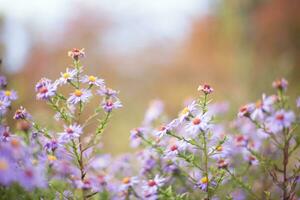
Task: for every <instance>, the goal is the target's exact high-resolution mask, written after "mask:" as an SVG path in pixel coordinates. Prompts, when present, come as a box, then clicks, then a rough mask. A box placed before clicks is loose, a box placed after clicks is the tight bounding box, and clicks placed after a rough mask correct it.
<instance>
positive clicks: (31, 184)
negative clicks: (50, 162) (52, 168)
mask: <svg viewBox="0 0 300 200" xmlns="http://www.w3.org/2000/svg"><path fill="white" fill-rule="evenodd" d="M45 169H46V168H45V166H43V165H40V164H38V165H36V166H33V165H30V166H26V167H25V169H23V170H22V171H21V172H20V175H19V177H18V182H19V183H20V184H21V186H22V187H24V188H25V189H27V190H29V191H31V190H33V189H34V188H45V187H46V186H47V181H46V178H45V174H46V172H45Z"/></svg>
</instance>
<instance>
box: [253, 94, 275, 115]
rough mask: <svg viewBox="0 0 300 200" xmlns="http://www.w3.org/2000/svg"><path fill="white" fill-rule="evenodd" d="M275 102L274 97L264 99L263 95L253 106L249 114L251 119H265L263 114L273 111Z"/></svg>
mask: <svg viewBox="0 0 300 200" xmlns="http://www.w3.org/2000/svg"><path fill="white" fill-rule="evenodd" d="M276 101H277V97H276V96H275V95H273V96H269V97H266V95H263V97H262V99H261V100H258V101H257V102H256V104H255V108H254V110H253V111H252V113H251V115H250V116H251V119H253V120H263V119H264V118H265V113H270V112H271V111H272V110H273V105H274V103H275V102H276Z"/></svg>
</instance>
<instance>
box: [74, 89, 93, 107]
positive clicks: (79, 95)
mask: <svg viewBox="0 0 300 200" xmlns="http://www.w3.org/2000/svg"><path fill="white" fill-rule="evenodd" d="M91 96H92V93H91V91H90V90H87V89H76V90H75V91H74V92H73V93H71V96H70V97H69V98H68V103H69V104H77V103H79V102H82V103H86V102H87V101H88V100H89V99H90V97H91Z"/></svg>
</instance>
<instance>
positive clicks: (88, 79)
mask: <svg viewBox="0 0 300 200" xmlns="http://www.w3.org/2000/svg"><path fill="white" fill-rule="evenodd" d="M81 82H83V83H88V84H89V85H96V86H98V87H104V80H103V79H100V78H98V77H96V76H92V75H91V76H88V75H85V76H83V77H82V78H81Z"/></svg>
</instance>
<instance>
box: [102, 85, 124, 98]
mask: <svg viewBox="0 0 300 200" xmlns="http://www.w3.org/2000/svg"><path fill="white" fill-rule="evenodd" d="M97 93H98V94H99V95H101V96H105V97H106V98H117V95H118V94H119V92H118V91H116V90H113V89H110V88H107V87H100V89H99V90H98V91H97Z"/></svg>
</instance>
